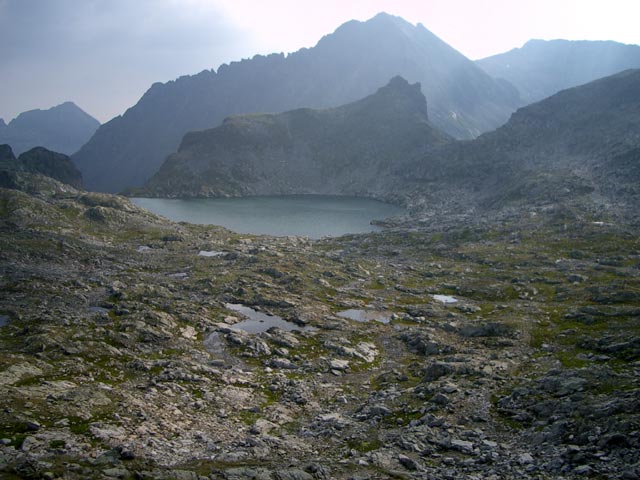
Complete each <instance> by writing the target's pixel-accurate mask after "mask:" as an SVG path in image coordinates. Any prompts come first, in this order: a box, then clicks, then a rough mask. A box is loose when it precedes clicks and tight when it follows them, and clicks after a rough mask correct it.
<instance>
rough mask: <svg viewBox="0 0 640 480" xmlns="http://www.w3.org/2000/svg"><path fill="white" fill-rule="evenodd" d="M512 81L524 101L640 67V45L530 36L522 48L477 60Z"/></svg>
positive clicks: (487, 70)
mask: <svg viewBox="0 0 640 480" xmlns="http://www.w3.org/2000/svg"><path fill="white" fill-rule="evenodd" d="M476 63H477V64H478V65H479V66H480V67H482V68H483V69H484V70H485V71H486V72H487V73H488V74H489V75H491V76H493V77H495V78H503V79H505V80H508V81H509V82H510V83H512V84H513V85H514V86H515V87H516V88H517V89H518V92H519V93H520V96H521V97H522V102H523V105H527V104H529V103H532V102H537V101H538V100H542V99H543V98H546V97H549V96H551V95H553V94H554V93H556V92H559V91H560V90H564V89H565V88H570V87H575V86H578V85H582V84H584V83H588V82H591V81H593V80H596V79H598V78H602V77H606V76H609V75H613V74H615V73H618V72H621V71H623V70H627V69H630V68H640V46H638V45H624V44H622V43H616V42H611V41H607V42H605V41H586V40H585V41H569V40H551V41H544V40H530V41H529V42H527V43H526V44H525V45H524V46H523V47H522V48H514V49H513V50H510V51H508V52H506V53H502V54H500V55H494V56H492V57H488V58H484V59H482V60H478V61H477V62H476Z"/></svg>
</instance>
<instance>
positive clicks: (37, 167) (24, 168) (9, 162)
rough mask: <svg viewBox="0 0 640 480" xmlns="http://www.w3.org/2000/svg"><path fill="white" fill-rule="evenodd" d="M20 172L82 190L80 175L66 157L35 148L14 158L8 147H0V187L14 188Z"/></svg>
mask: <svg viewBox="0 0 640 480" xmlns="http://www.w3.org/2000/svg"><path fill="white" fill-rule="evenodd" d="M20 172H28V173H39V174H41V175H45V176H47V177H51V178H53V179H55V180H58V181H60V182H62V183H66V184H68V185H71V186H73V187H76V188H82V175H81V173H80V171H79V170H78V169H77V168H76V166H75V165H74V164H73V162H72V161H71V158H69V157H68V156H67V155H64V154H62V153H57V152H52V151H50V150H47V149H46V148H43V147H35V148H32V149H31V150H29V151H27V152H23V153H22V154H20V156H19V157H18V158H16V157H15V155H14V154H13V151H12V149H11V147H10V146H9V145H7V144H4V145H0V187H1V188H16V182H17V181H19V180H18V178H17V175H16V174H19V173H20Z"/></svg>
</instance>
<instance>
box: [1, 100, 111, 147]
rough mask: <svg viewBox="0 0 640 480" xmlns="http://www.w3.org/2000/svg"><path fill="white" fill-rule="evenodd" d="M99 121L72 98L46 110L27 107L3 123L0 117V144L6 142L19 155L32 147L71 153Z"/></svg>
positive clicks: (89, 135) (90, 133)
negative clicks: (70, 100) (9, 120)
mask: <svg viewBox="0 0 640 480" xmlns="http://www.w3.org/2000/svg"><path fill="white" fill-rule="evenodd" d="M99 126H100V122H98V120H96V119H95V118H93V117H92V116H91V115H89V114H88V113H86V112H84V111H83V110H82V109H80V108H79V107H78V106H77V105H75V104H74V103H73V102H65V103H62V104H60V105H58V106H55V107H52V108H50V109H48V110H29V111H28V112H24V113H21V114H20V115H18V116H17V117H16V118H14V119H13V120H12V121H11V122H9V124H8V125H7V124H6V123H5V122H4V120H2V119H0V144H9V145H11V148H12V149H13V151H14V152H15V153H16V154H17V155H19V154H21V153H23V152H26V151H27V150H30V149H32V148H34V147H45V148H47V149H49V150H53V151H55V152H60V153H64V154H66V155H71V154H72V153H75V152H76V151H78V150H79V149H80V147H81V146H82V145H84V144H85V143H86V142H87V141H88V140H89V139H90V138H91V136H92V135H93V134H94V133H95V131H96V130H97V129H98V127H99Z"/></svg>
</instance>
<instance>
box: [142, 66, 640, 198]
mask: <svg viewBox="0 0 640 480" xmlns="http://www.w3.org/2000/svg"><path fill="white" fill-rule="evenodd" d="M639 132H640V70H628V71H625V72H622V73H619V74H617V75H614V76H611V77H607V78H604V79H600V80H597V81H594V82H592V83H589V84H587V85H584V86H580V87H574V88H572V89H568V90H564V91H562V92H559V93H557V94H556V95H553V96H551V97H549V98H547V99H545V100H543V101H541V102H538V103H535V104H532V105H529V106H527V107H524V108H521V109H520V110H518V111H517V112H516V113H515V114H513V116H512V117H511V119H510V120H509V121H508V122H507V123H506V124H505V125H504V126H502V127H500V128H498V129H497V130H495V131H494V132H490V133H486V134H484V135H482V136H480V137H479V138H477V139H475V140H472V141H454V140H452V139H450V138H449V137H446V136H445V135H443V134H441V133H439V132H438V131H437V130H436V129H435V128H433V127H432V126H431V125H430V124H429V122H428V118H427V112H426V104H425V99H424V97H423V96H422V95H421V94H420V92H419V86H417V85H413V86H410V85H409V84H408V83H407V82H406V81H404V80H403V79H400V78H396V79H394V80H392V81H391V83H390V84H389V85H388V86H386V87H384V88H382V89H380V90H379V91H378V93H376V94H375V95H372V96H369V97H367V98H365V99H363V100H361V101H358V102H355V103H352V104H349V105H346V106H344V107H340V108H336V109H332V110H310V109H303V110H295V111H291V112H286V113H283V114H280V115H254V116H240V117H232V118H230V119H229V120H227V121H226V122H225V123H224V124H223V125H222V126H220V127H218V128H215V129H212V130H208V131H203V132H195V133H192V134H189V135H187V136H186V137H185V139H184V141H183V143H182V146H181V147H180V150H179V151H178V153H176V154H175V155H172V156H170V157H169V158H168V159H167V161H166V162H165V164H164V165H163V167H162V168H161V169H160V171H159V172H158V174H156V175H155V176H154V177H153V178H152V179H151V181H150V182H149V184H148V188H147V190H146V192H145V193H147V194H150V195H157V196H171V197H187V196H220V195H249V194H290V193H331V194H357V195H374V196H383V197H385V196H386V197H387V198H390V197H402V196H403V195H404V194H406V192H415V191H419V192H421V193H422V194H423V195H424V196H427V197H428V196H431V197H433V196H436V197H440V198H453V197H455V196H456V193H455V192H465V193H464V194H465V195H466V198H464V199H458V200H459V201H461V202H462V201H466V202H467V207H488V208H493V207H496V208H502V207H504V206H508V205H510V204H513V205H521V204H533V203H547V202H552V203H553V202H558V201H563V200H565V199H576V198H580V197H582V196H585V195H589V196H592V195H595V196H596V198H600V199H601V201H604V202H608V201H615V202H618V203H625V202H626V203H631V204H633V205H640V133H639Z"/></svg>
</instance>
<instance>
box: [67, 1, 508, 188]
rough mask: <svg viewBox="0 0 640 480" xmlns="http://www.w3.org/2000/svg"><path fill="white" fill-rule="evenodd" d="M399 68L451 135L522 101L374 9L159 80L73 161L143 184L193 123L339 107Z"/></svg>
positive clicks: (435, 41)
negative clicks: (333, 26) (312, 37)
mask: <svg viewBox="0 0 640 480" xmlns="http://www.w3.org/2000/svg"><path fill="white" fill-rule="evenodd" d="M395 75H402V76H403V77H404V78H406V79H407V80H408V81H409V82H412V83H413V82H420V84H421V85H422V90H423V92H424V94H425V96H426V97H427V99H428V101H429V112H430V117H431V121H432V122H433V124H434V125H436V126H437V127H438V128H439V129H441V130H443V131H444V132H446V133H447V134H449V135H452V136H454V137H457V138H473V137H475V136H477V135H479V134H480V133H481V132H485V131H488V130H491V129H494V128H496V127H497V126H499V125H501V124H502V123H504V122H505V121H506V120H507V118H508V116H509V114H510V113H511V112H513V111H514V110H515V108H516V107H517V105H519V97H518V94H517V91H516V90H515V88H514V87H512V86H511V85H509V84H508V83H506V82H504V81H497V80H494V79H493V78H492V77H490V76H489V75H488V74H487V73H485V72H484V71H483V70H482V69H481V68H480V67H478V66H477V65H476V64H475V63H474V62H472V61H471V60H469V59H467V58H466V57H465V56H464V55H462V54H460V53H459V52H457V51H456V50H455V49H453V48H452V47H450V46H449V45H447V44H446V43H445V42H443V41H442V40H440V39H439V38H438V37H436V36H435V35H433V34H432V33H431V32H429V31H428V30H427V29H426V28H424V27H423V26H422V25H417V26H414V25H412V24H410V23H408V22H406V21H404V20H402V19H401V18H398V17H393V16H390V15H387V14H380V15H377V16H376V17H374V18H372V19H371V20H369V21H367V22H358V21H351V22H348V23H346V24H344V25H342V26H341V27H339V28H338V29H337V30H336V31H335V32H334V33H333V34H331V35H327V36H325V37H324V38H322V39H321V40H320V41H319V42H318V44H317V45H316V46H315V47H313V48H309V49H302V50H299V51H298V52H295V53H292V54H289V55H287V56H285V55H282V54H274V55H269V56H266V57H264V56H256V57H254V58H253V59H251V60H243V61H241V62H233V63H231V64H230V65H223V66H221V67H220V68H219V69H218V71H217V72H214V71H208V70H207V71H203V72H201V73H199V74H198V75H193V76H185V77H181V78H179V79H177V80H176V81H172V82H168V83H166V84H160V83H157V84H155V85H153V86H152V87H151V88H150V89H149V90H148V91H147V92H146V93H145V95H144V96H143V97H142V98H141V99H140V101H139V102H138V103H137V104H136V105H135V106H133V107H132V108H130V109H129V110H127V112H126V113H125V114H124V115H122V116H121V117H116V118H114V119H113V120H111V121H110V122H108V123H106V124H104V125H103V126H101V127H100V129H99V130H98V131H97V132H96V134H95V135H94V136H93V138H92V139H91V140H90V141H89V142H88V143H87V144H86V145H85V146H84V147H83V148H82V149H81V150H80V151H79V152H78V153H77V154H76V155H74V161H76V163H77V164H78V166H79V168H80V170H81V171H82V173H83V176H84V178H85V183H86V185H87V188H89V189H91V190H101V191H111V192H116V191H121V190H123V189H124V188H125V187H132V186H141V185H143V184H144V183H145V182H146V181H147V180H148V179H149V178H150V177H151V176H152V175H153V174H154V173H155V172H156V171H157V170H158V168H159V167H160V165H161V164H162V162H163V161H164V159H165V158H166V157H167V155H169V154H170V153H172V152H175V151H176V150H177V148H178V146H179V144H180V141H181V140H182V137H183V136H184V135H185V133H187V132H189V131H193V130H202V129H207V128H213V127H216V126H218V125H219V124H220V122H222V120H223V119H224V118H226V117H228V116H230V115H235V114H243V113H254V112H262V113H277V112H283V111H287V110H292V109H296V108H302V107H309V108H331V107H337V106H339V105H344V104H346V103H349V102H353V101H356V100H358V99H361V98H363V97H365V96H367V95H371V94H372V93H374V92H375V91H376V90H377V89H378V88H380V87H381V86H383V85H385V84H386V83H387V82H388V81H389V79H390V78H392V77H393V76H395Z"/></svg>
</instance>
